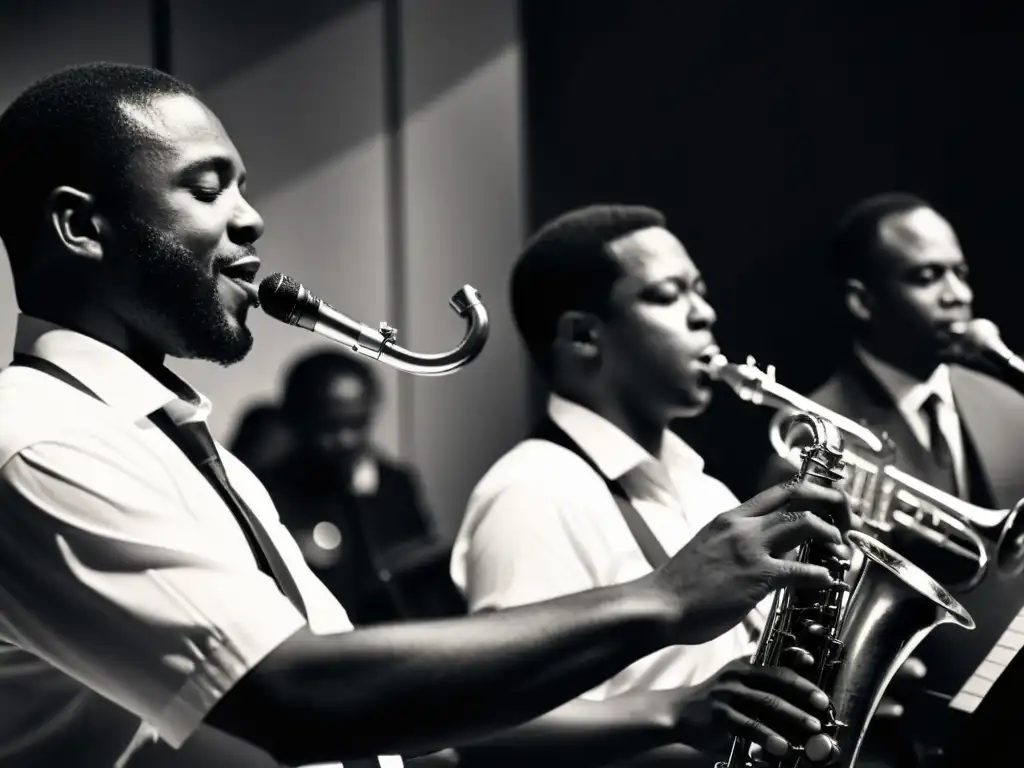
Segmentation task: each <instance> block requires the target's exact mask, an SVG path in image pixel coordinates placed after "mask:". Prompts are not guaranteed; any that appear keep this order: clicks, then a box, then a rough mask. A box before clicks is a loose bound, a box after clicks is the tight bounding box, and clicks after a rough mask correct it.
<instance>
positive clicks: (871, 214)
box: [761, 193, 1024, 766]
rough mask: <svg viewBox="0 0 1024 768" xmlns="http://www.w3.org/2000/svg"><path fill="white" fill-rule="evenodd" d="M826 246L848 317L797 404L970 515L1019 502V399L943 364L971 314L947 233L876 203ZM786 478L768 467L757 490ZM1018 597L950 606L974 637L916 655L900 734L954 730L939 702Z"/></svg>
mask: <svg viewBox="0 0 1024 768" xmlns="http://www.w3.org/2000/svg"><path fill="white" fill-rule="evenodd" d="M832 246H833V247H832V253H831V257H832V258H831V261H830V264H831V266H832V271H833V276H834V277H835V287H836V289H837V291H838V293H837V300H841V301H842V302H843V304H844V306H845V308H846V315H847V318H848V321H849V330H850V342H851V343H850V347H849V353H848V354H847V355H846V356H845V357H844V358H843V359H842V361H841V362H840V364H839V366H838V367H837V369H836V371H835V372H834V374H833V375H832V376H831V377H830V378H829V379H828V380H827V381H826V382H825V383H824V384H823V385H821V386H820V387H819V388H818V389H817V390H815V391H814V392H811V393H810V394H809V395H808V396H809V397H810V398H811V399H812V400H814V401H815V402H817V403H820V404H821V405H823V406H824V407H826V408H829V409H831V410H833V411H836V412H837V413H840V414H843V415H844V416H847V417H850V418H852V419H854V420H856V421H861V422H863V423H864V424H865V425H866V426H867V427H869V428H870V429H871V430H872V431H874V432H875V433H876V434H882V433H887V434H888V435H889V437H890V438H891V439H892V440H893V442H894V443H895V449H896V453H895V462H894V464H895V466H896V468H898V469H900V470H903V471H905V472H907V473H909V474H910V475H912V476H914V477H915V478H917V479H919V480H922V481H923V482H925V483H927V484H929V485H931V486H933V487H935V488H938V489H941V490H943V491H946V492H948V493H951V494H953V495H955V496H958V497H959V498H961V499H963V500H964V501H968V502H971V503H974V504H977V505H979V506H981V507H985V508H988V509H1008V508H1010V507H1012V506H1013V505H1014V504H1015V503H1016V501H1017V500H1018V499H1019V498H1020V497H1021V496H1024V472H1022V471H1021V470H1022V465H1021V462H1020V458H1019V457H1020V456H1021V455H1024V400H1022V398H1021V397H1020V396H1019V395H1018V394H1017V393H1016V392H1015V391H1013V390H1011V389H1010V388H1009V387H1007V386H1005V385H1003V384H1002V383H1000V382H998V381H996V380H994V379H992V378H990V377H988V376H985V375H984V374H981V373H977V372H975V371H973V370H968V369H966V368H963V367H960V366H957V365H955V364H949V363H947V362H946V351H947V348H948V344H949V335H948V332H949V329H950V326H951V325H952V324H953V323H956V322H959V321H966V320H970V319H971V318H972V317H973V300H974V293H973V291H972V290H971V286H970V280H969V270H968V266H967V262H966V260H965V258H964V254H963V251H962V250H961V247H960V243H959V240H958V238H957V236H956V233H955V232H954V231H953V228H952V226H951V225H950V224H949V222H948V221H946V219H945V218H943V217H942V215H940V214H939V213H938V212H937V211H936V210H935V209H934V208H933V207H932V206H930V205H929V204H928V203H927V202H925V201H924V200H922V199H921V198H919V197H916V196H914V195H910V194H906V193H887V194H881V195H876V196H873V197H870V198H867V199H866V200H863V201H861V202H860V203H858V204H857V205H856V206H854V207H853V208H852V209H851V210H850V211H848V212H847V213H846V214H845V216H844V217H843V218H842V219H841V221H840V223H839V225H838V227H837V228H836V231H835V233H834V238H833V243H832ZM787 471H791V470H790V469H789V468H788V465H785V464H784V463H783V462H782V461H781V460H779V459H777V458H775V457H773V458H772V460H771V461H770V462H769V467H768V469H767V471H766V473H765V475H764V477H763V479H762V483H761V485H762V487H765V486H767V485H770V484H771V483H773V482H776V481H777V479H778V478H779V477H781V476H783V475H784V473H785V472H787ZM995 530H996V532H998V526H997V528H996V529H995ZM979 531H980V532H982V533H983V535H987V534H985V531H984V530H983V529H979ZM989 543H990V544H992V543H993V542H989ZM896 544H897V546H905V547H906V549H905V552H906V553H907V555H908V556H909V557H910V558H911V559H912V560H915V561H916V562H917V563H918V565H921V566H922V567H924V568H925V569H926V570H928V571H930V572H931V573H932V574H933V575H934V576H935V577H936V578H937V579H938V580H939V581H940V582H941V581H943V580H944V575H945V576H946V577H947V579H946V580H947V581H948V582H953V581H956V577H955V576H954V574H960V573H963V572H964V571H963V569H964V567H965V565H968V566H969V569H970V570H971V571H972V572H973V568H974V566H973V564H965V563H964V562H962V561H959V560H958V559H957V558H956V557H955V556H954V555H952V554H950V553H948V552H947V551H945V550H943V549H941V548H934V547H931V546H930V545H926V544H923V542H922V541H921V540H920V539H918V538H913V537H910V536H909V535H907V534H906V533H905V532H902V531H899V530H897V539H896ZM1022 587H1024V584H1020V583H1019V582H1016V581H1014V580H1010V581H1004V580H1001V579H998V578H995V577H989V578H987V579H986V580H985V581H984V582H983V583H982V585H981V586H980V587H978V588H977V589H975V590H974V591H973V592H971V593H969V594H966V595H958V596H957V597H958V598H959V599H960V600H961V601H962V602H963V604H964V607H966V608H967V609H968V610H969V611H970V612H971V614H972V615H973V617H974V619H975V621H976V622H977V624H978V627H977V629H976V630H975V631H974V632H971V633H970V634H969V635H960V634H953V633H950V632H948V629H947V628H945V627H940V628H939V629H937V630H936V631H935V632H933V633H932V634H931V635H930V636H929V637H928V638H927V639H926V640H925V642H924V643H923V644H922V645H921V647H920V648H919V649H918V651H917V654H916V655H917V656H918V657H920V659H921V660H922V661H923V662H924V663H925V665H926V666H927V668H928V673H927V675H926V677H925V678H924V680H923V683H922V685H923V688H924V689H927V690H928V691H930V693H928V694H927V695H926V696H925V697H924V698H922V699H921V700H920V701H919V702H918V703H917V704H916V705H915V698H914V696H904V697H901V700H902V701H903V704H904V706H905V707H906V710H907V717H905V718H904V723H905V724H906V726H907V727H908V728H916V729H917V730H918V731H919V733H920V735H922V736H925V737H927V741H928V742H929V743H932V744H934V743H935V742H936V741H941V738H942V736H943V734H944V733H946V732H947V731H948V730H949V728H951V727H952V726H949V725H948V724H947V726H946V727H943V722H944V721H943V720H942V718H943V717H945V716H946V715H947V714H948V712H947V711H946V709H947V708H946V707H945V702H948V701H949V700H950V699H951V698H952V697H953V696H954V695H955V694H956V693H957V691H958V689H959V687H960V686H961V685H962V684H963V682H964V681H965V680H966V679H967V678H968V676H969V675H970V674H971V673H972V672H973V671H974V669H975V667H976V666H977V665H978V664H979V662H980V661H981V659H982V658H983V657H984V655H985V652H986V651H987V650H988V648H990V647H991V646H992V645H993V643H995V642H996V640H997V639H998V637H999V635H1000V634H1001V633H1002V632H1003V630H1004V629H1005V628H1006V626H1007V625H1008V624H1009V623H1010V621H1011V620H1012V619H1013V617H1014V615H1015V614H1016V611H1017V609H1018V608H1019V607H1020V606H1021V605H1022V603H1024V589H1022ZM922 702H923V703H922ZM936 702H941V703H942V705H941V706H940V705H937V704H936ZM924 713H927V714H924ZM915 715H919V716H916V717H915ZM881 740H885V741H892V742H895V741H896V738H895V737H892V738H890V737H889V736H888V735H886V736H881V737H879V741H881ZM918 763H919V760H918V759H917V758H915V759H914V760H911V761H909V763H908V762H907V761H903V762H900V761H898V760H895V759H893V760H892V764H899V765H901V766H902V765H904V764H909V765H916V764H918Z"/></svg>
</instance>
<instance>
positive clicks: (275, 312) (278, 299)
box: [259, 272, 302, 325]
mask: <svg viewBox="0 0 1024 768" xmlns="http://www.w3.org/2000/svg"><path fill="white" fill-rule="evenodd" d="M259 293H260V306H261V307H263V311H264V312H266V313H267V314H268V315H270V316H271V317H272V318H274V319H275V320H280V321H281V322H283V323H288V324H290V325H295V324H296V323H297V322H298V321H299V316H300V310H301V307H302V302H301V301H300V300H299V296H300V294H301V293H302V286H301V285H300V284H299V283H298V282H296V281H295V280H293V279H292V278H290V277H288V275H282V274H281V273H280V272H275V273H274V274H272V275H267V276H266V277H265V278H263V280H261V281H260V291H259Z"/></svg>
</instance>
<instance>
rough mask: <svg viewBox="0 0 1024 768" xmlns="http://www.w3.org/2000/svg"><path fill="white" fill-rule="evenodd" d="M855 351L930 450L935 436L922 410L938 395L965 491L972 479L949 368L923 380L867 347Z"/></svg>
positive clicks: (941, 420) (942, 422)
mask: <svg viewBox="0 0 1024 768" xmlns="http://www.w3.org/2000/svg"><path fill="white" fill-rule="evenodd" d="M854 351H855V354H856V355H857V356H858V357H859V358H860V360H861V362H862V363H864V365H865V367H866V368H867V369H868V370H869V371H870V372H871V373H872V374H873V375H874V376H875V378H876V379H878V381H879V383H880V384H881V385H882V387H883V388H884V389H885V391H886V392H888V393H889V396H890V397H891V398H892V399H893V402H894V403H896V408H897V409H898V410H899V412H900V415H901V416H903V419H904V420H905V421H906V422H907V425H908V426H909V427H910V431H911V432H913V433H914V437H916V438H917V441H918V442H919V443H920V444H921V445H923V446H924V447H925V448H926V449H928V450H929V451H930V450H931V437H930V434H929V429H928V419H927V418H926V417H925V415H924V414H923V413H922V412H921V409H922V407H923V406H924V404H925V401H926V400H927V399H928V398H929V396H930V395H932V394H933V393H934V394H935V395H937V396H938V398H939V408H938V416H939V429H940V430H941V431H942V434H943V436H944V437H945V438H946V442H947V443H948V444H949V453H950V456H951V457H952V459H953V471H954V472H955V473H956V482H957V486H958V487H959V488H960V489H961V493H963V492H965V491H966V489H967V483H968V480H967V465H966V461H965V457H964V440H963V434H962V433H961V431H960V417H959V416H958V415H957V412H956V401H955V400H953V385H952V384H951V383H950V379H949V366H947V365H945V364H943V365H940V366H939V367H937V368H936V369H935V370H934V371H932V375H931V376H929V377H928V379H927V380H926V381H920V380H918V379H916V378H914V377H913V376H911V375H910V374H908V373H907V372H906V371H901V370H900V369H899V368H897V367H895V366H894V365H892V364H891V363H887V362H885V361H884V360H881V359H880V358H878V357H876V356H875V355H873V354H871V353H870V352H868V351H867V350H866V349H864V348H863V347H860V346H857V347H855V348H854Z"/></svg>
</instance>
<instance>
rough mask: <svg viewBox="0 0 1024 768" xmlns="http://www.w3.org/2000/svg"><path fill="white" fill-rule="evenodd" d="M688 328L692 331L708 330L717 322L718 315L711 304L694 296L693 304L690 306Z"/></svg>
mask: <svg viewBox="0 0 1024 768" xmlns="http://www.w3.org/2000/svg"><path fill="white" fill-rule="evenodd" d="M689 321H690V326H691V327H692V328H693V329H694V330H700V329H704V328H710V327H711V326H713V325H714V324H715V323H716V322H718V315H717V314H716V313H715V308H714V307H712V306H711V303H710V302H709V301H708V300H707V299H705V298H704V297H703V296H699V295H696V296H694V297H693V302H692V304H691V305H690V317H689Z"/></svg>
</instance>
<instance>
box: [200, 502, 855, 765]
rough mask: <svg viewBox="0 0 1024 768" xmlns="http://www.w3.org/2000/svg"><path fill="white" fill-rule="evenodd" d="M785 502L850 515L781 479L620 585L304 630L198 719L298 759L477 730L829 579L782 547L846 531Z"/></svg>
mask: <svg viewBox="0 0 1024 768" xmlns="http://www.w3.org/2000/svg"><path fill="white" fill-rule="evenodd" d="M787 503H788V504H792V505H793V506H796V507H797V508H802V509H810V508H819V509H826V510H828V511H830V512H833V513H839V512H842V513H846V514H848V512H847V510H846V507H845V499H844V497H843V496H842V494H840V493H838V492H836V491H833V490H830V489H824V488H821V487H818V486H814V485H811V484H809V483H804V484H799V485H798V484H792V483H790V484H787V485H785V486H777V487H775V488H772V489H769V490H768V491H765V492H764V493H762V494H759V495H758V496H757V497H756V498H754V499H752V500H750V501H748V502H746V503H745V504H743V505H741V506H740V507H737V508H736V509H735V510H731V511H729V512H725V513H722V514H721V515H719V516H718V517H717V518H716V519H715V520H714V521H712V522H711V523H709V524H708V525H707V526H705V527H704V528H703V529H701V531H700V532H698V534H697V535H696V536H695V537H694V539H693V541H691V542H690V544H688V545H687V546H686V547H685V548H684V549H683V550H682V551H681V552H680V553H679V554H677V555H676V556H675V557H673V558H672V559H671V560H670V561H669V562H668V563H667V564H666V565H665V566H663V567H662V568H661V569H659V570H658V571H656V572H654V573H652V574H650V575H649V576H646V577H644V578H642V579H639V580H637V581H634V582H630V583H628V584H624V585H619V586H614V587H605V588H602V589H596V590H592V591H590V592H584V593H580V594H576V595H572V596H569V597H564V598H559V599H557V600H550V601H547V602H544V603H537V604H534V605H530V606H525V607H522V608H513V609H509V610H505V611H499V612H494V613H488V614H483V615H477V616H473V617H470V618H460V619H453V620H450V621H436V622H413V623H408V624H401V625H391V626H379V627H370V628H367V629H362V630H357V631H354V632H350V633H347V634H343V635H328V636H315V635H312V634H311V633H310V632H309V631H308V630H307V629H301V630H299V631H298V632H296V633H295V634H294V635H293V636H292V637H290V638H289V639H288V640H286V641H285V642H284V643H283V644H282V645H280V646H279V647H278V648H277V649H276V650H274V651H272V652H271V653H270V654H269V655H268V656H267V657H266V658H265V659H264V660H263V661H262V662H261V663H259V664H258V665H257V666H256V667H255V668H254V669H253V670H252V671H251V672H250V673H249V674H248V675H246V676H245V677H244V678H242V680H241V681H240V682H239V683H238V684H237V685H236V686H235V688H233V689H232V690H231V691H230V692H228V693H227V694H226V696H225V697H224V698H223V699H222V700H221V702H220V703H219V704H218V705H216V706H215V708H214V709H213V711H212V712H211V713H210V715H209V717H208V718H207V722H209V723H210V724H211V725H214V726H216V727H218V728H221V729H222V730H225V731H227V732H229V733H232V734H235V735H238V736H240V737H242V738H245V739H248V740H250V741H252V742H254V743H256V744H257V745H259V746H261V747H263V748H264V749H266V750H267V751H269V752H270V753H271V754H273V755H274V756H275V757H277V758H278V759H279V760H281V761H282V762H286V763H292V764H295V763H303V762H320V761H327V760H339V759H341V760H344V759H345V757H360V756H365V755H371V754H393V753H399V754H403V753H404V754H422V753H425V752H429V751H432V750H435V749H439V748H442V747H446V746H450V745H452V744H465V743H470V742H473V741H477V740H479V739H480V738H482V737H483V736H484V735H485V734H486V733H487V732H489V731H496V730H499V729H504V728H511V727H513V726H516V725H519V724H521V723H524V722H526V721H527V720H530V719H532V718H535V717H537V716H539V715H541V714H542V713H544V712H548V711H550V710H552V709H554V708H555V707H557V706H558V705H560V704H562V703H564V702H566V701H568V700H569V699H572V698H575V697H577V696H579V695H580V694H582V693H583V692H585V691H587V690H589V689H591V688H593V687H595V686H596V685H598V684H599V683H601V682H602V681H604V680H605V679H607V678H608V677H611V676H612V675H613V674H615V673H616V672H618V671H619V670H621V669H623V668H625V667H626V666H628V665H629V664H631V663H633V662H634V661H636V660H638V659H640V658H642V657H643V656H646V655H648V654H650V653H653V652H654V651H656V650H658V649H660V648H663V647H665V646H667V645H670V644H673V643H682V644H696V643H702V642H706V641H708V640H710V639H712V638H714V637H717V636H718V635H720V634H721V633H722V632H723V631H725V630H727V629H729V628H730V627H732V626H735V624H736V623H737V622H738V621H740V620H741V619H742V617H743V616H744V615H745V614H746V613H747V612H748V611H749V610H750V609H751V607H752V606H753V605H754V604H756V603H757V602H759V601H760V600H762V599H763V598H764V597H765V596H766V595H767V594H768V593H769V592H770V591H771V590H773V589H775V588H776V587H777V586H783V585H792V586H794V587H801V586H806V587H819V588H820V587H821V586H824V585H828V584H831V582H832V580H831V575H830V574H829V572H828V571H827V570H826V569H824V568H820V567H817V566H811V565H807V564H801V563H793V562H790V561H787V560H784V559H778V558H779V556H780V555H783V554H784V553H785V552H788V551H789V550H791V549H793V548H794V547H795V546H796V545H797V544H799V543H800V542H801V541H803V540H806V539H807V538H810V537H818V538H822V539H825V540H828V541H830V542H832V543H833V545H834V546H837V547H838V546H839V542H840V541H841V535H840V533H839V531H838V530H837V529H836V528H833V527H831V526H828V525H826V524H825V523H823V522H822V521H821V520H820V519H819V518H818V517H816V516H815V515H814V514H811V513H808V512H784V513H774V512H773V510H777V509H778V508H779V507H781V506H783V505H785V504H787ZM837 516H838V515H837ZM847 519H848V518H847ZM730 686H732V684H730ZM727 687H729V686H727ZM732 687H735V686H732ZM719 709H722V707H720V706H719ZM725 709H728V707H726V708H725ZM740 723H741V727H742V728H743V729H744V730H747V731H751V730H756V731H757V733H756V734H755V733H751V734H750V735H749V737H751V738H755V739H762V740H763V739H764V738H767V737H768V736H769V735H770V732H769V731H768V730H767V729H766V728H765V727H764V726H763V725H761V724H759V723H755V722H754V721H752V720H750V719H749V718H742V719H741V720H740ZM759 743H760V742H759Z"/></svg>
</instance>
